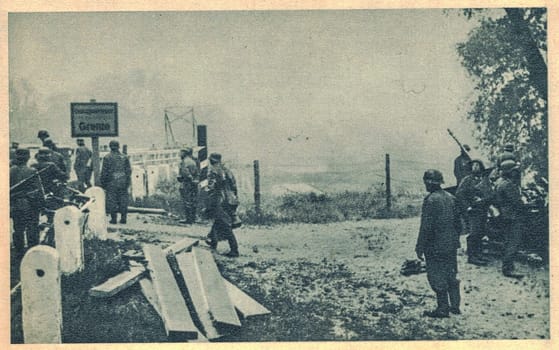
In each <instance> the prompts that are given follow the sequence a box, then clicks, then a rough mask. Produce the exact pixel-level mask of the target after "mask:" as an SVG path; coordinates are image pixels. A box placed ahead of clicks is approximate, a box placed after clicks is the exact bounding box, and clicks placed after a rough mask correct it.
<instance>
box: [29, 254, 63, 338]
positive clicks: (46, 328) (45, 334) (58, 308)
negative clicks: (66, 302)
mask: <svg viewBox="0 0 559 350" xmlns="http://www.w3.org/2000/svg"><path fill="white" fill-rule="evenodd" d="M21 302H22V321H23V341H24V343H26V344H59V343H61V342H62V298H61V287H60V258H59V254H58V252H57V251H56V249H54V248H52V247H49V246H46V245H38V246H35V247H33V248H31V249H29V251H28V252H27V253H26V254H25V256H24V257H23V260H22V262H21Z"/></svg>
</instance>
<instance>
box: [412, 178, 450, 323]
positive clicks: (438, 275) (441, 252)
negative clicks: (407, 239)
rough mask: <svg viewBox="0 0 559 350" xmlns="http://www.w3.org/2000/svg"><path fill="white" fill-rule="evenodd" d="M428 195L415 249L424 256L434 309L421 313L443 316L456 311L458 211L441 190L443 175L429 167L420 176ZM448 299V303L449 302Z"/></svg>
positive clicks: (424, 203)
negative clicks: (435, 301) (434, 298)
mask: <svg viewBox="0 0 559 350" xmlns="http://www.w3.org/2000/svg"><path fill="white" fill-rule="evenodd" d="M423 182H424V184H425V188H426V190H427V191H428V192H429V195H428V196H427V197H425V199H424V201H423V207H422V209H421V226H420V228H419V235H418V237H417V244H416V247H415V252H416V254H417V257H418V258H419V259H421V260H423V258H424V257H425V265H426V270H427V280H428V281H429V285H430V286H431V288H432V289H433V291H434V292H435V294H436V296H437V308H436V309H435V310H433V311H425V312H424V313H423V315H424V316H428V317H435V318H443V317H448V316H449V312H451V313H454V314H460V282H459V281H458V279H456V274H457V272H458V268H457V259H456V250H457V249H458V248H459V246H460V240H459V235H460V227H461V223H460V214H459V211H458V208H457V205H456V201H455V198H454V196H453V195H451V194H450V193H448V192H446V191H444V190H443V189H441V184H442V183H443V175H442V173H441V172H440V171H438V170H434V169H429V170H427V171H426V172H425V174H424V175H423ZM449 301H450V302H449Z"/></svg>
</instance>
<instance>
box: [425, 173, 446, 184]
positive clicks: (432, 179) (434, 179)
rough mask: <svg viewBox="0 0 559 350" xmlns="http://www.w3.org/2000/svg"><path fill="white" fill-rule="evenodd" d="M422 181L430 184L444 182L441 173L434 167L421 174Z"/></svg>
mask: <svg viewBox="0 0 559 350" xmlns="http://www.w3.org/2000/svg"><path fill="white" fill-rule="evenodd" d="M423 182H425V183H428V184H432V185H440V184H443V183H444V180H443V173H441V172H440V171H438V170H436V169H428V170H426V171H425V173H424V174H423Z"/></svg>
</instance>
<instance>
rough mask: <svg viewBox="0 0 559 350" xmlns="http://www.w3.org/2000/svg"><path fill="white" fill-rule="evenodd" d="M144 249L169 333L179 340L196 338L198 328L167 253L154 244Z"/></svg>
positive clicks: (166, 329) (164, 322)
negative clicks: (168, 260) (176, 279)
mask: <svg viewBox="0 0 559 350" xmlns="http://www.w3.org/2000/svg"><path fill="white" fill-rule="evenodd" d="M143 250H144V255H145V257H146V260H147V262H148V270H149V273H150V276H151V280H152V282H153V286H154V289H155V292H156V295H157V301H158V303H159V306H160V307H161V318H162V319H163V324H164V325H165V331H166V332H167V335H168V336H169V337H172V338H173V339H176V340H177V341H178V340H180V339H196V338H197V337H198V329H196V326H194V323H193V322H192V318H191V317H190V313H189V312H188V308H187V307H186V303H185V301H184V298H183V297H182V294H181V291H180V289H179V286H178V285H177V282H176V281H175V276H174V275H173V272H172V271H171V267H170V266H169V263H168V262H167V257H166V255H165V253H164V252H163V250H161V249H160V248H158V247H156V246H153V245H145V246H144V249H143Z"/></svg>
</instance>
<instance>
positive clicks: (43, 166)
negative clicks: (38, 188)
mask: <svg viewBox="0 0 559 350" xmlns="http://www.w3.org/2000/svg"><path fill="white" fill-rule="evenodd" d="M51 153H52V151H51V150H50V149H48V148H46V147H43V148H41V149H39V152H37V154H36V155H35V159H37V163H34V164H32V165H31V166H32V167H33V168H35V169H36V170H37V171H39V172H40V174H39V176H40V178H41V183H42V184H43V188H44V190H45V192H46V193H53V194H54V195H55V196H60V195H61V193H60V190H59V187H58V186H57V185H56V182H57V181H60V182H62V181H64V180H65V179H66V174H65V173H64V172H63V171H62V170H61V169H60V168H59V167H58V166H57V165H56V164H55V163H53V162H51V161H50V155H51Z"/></svg>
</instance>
